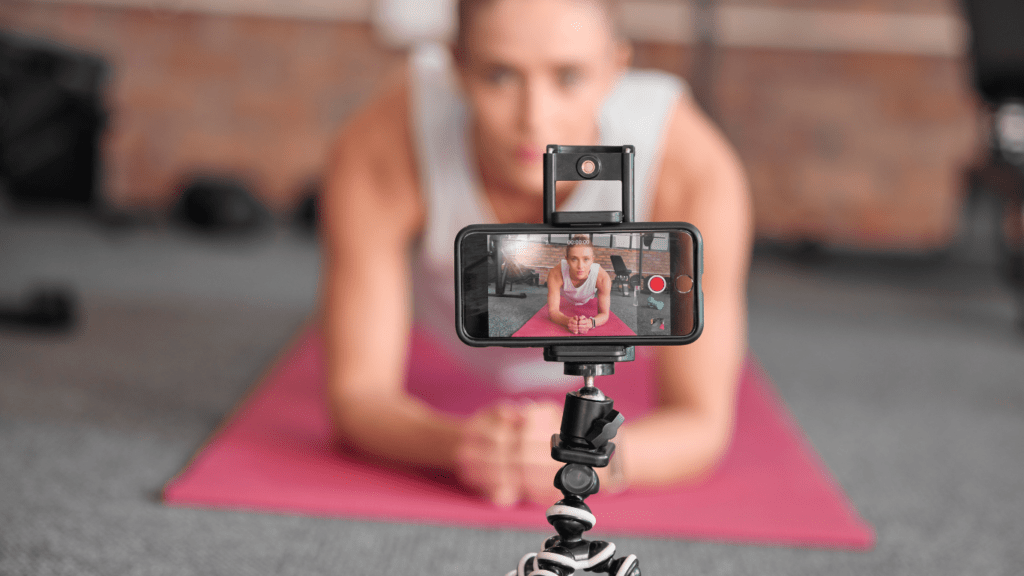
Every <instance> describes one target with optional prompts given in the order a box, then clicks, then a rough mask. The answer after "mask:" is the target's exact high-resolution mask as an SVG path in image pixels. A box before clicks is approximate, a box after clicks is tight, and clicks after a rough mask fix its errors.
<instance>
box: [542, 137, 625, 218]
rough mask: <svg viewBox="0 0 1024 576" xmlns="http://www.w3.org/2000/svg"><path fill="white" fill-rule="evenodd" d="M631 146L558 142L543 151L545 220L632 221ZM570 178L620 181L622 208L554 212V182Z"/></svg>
mask: <svg viewBox="0 0 1024 576" xmlns="http://www.w3.org/2000/svg"><path fill="white" fill-rule="evenodd" d="M635 152H636V150H635V149H634V148H633V146H631V145H629V144H627V145H625V146H559V145H557V144H549V145H548V147H547V149H546V151H545V152H544V223H545V224H550V225H552V226H582V225H587V226H609V225H612V226H613V225H615V224H621V223H623V222H633V218H634V212H633V157H634V155H635V154H634V153H635ZM569 180H577V181H578V180H618V181H621V182H622V209H621V210H619V211H617V212H616V211H612V212H556V211H555V183H556V182H559V181H569Z"/></svg>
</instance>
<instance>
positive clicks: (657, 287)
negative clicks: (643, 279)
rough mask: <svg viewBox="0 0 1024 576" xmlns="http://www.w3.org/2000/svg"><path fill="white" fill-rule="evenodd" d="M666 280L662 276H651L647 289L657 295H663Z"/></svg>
mask: <svg viewBox="0 0 1024 576" xmlns="http://www.w3.org/2000/svg"><path fill="white" fill-rule="evenodd" d="M665 286H666V283H665V279H664V278H662V277H661V276H651V277H650V278H648V279H647V289H648V290H650V291H651V292H654V293H655V294H661V293H662V292H663V291H664V290H665Z"/></svg>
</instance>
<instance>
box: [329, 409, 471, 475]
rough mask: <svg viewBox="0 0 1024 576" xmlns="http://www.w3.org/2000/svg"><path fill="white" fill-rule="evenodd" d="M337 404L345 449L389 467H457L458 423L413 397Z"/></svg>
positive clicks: (337, 423) (337, 424) (337, 426)
mask: <svg viewBox="0 0 1024 576" xmlns="http://www.w3.org/2000/svg"><path fill="white" fill-rule="evenodd" d="M332 400H333V401H334V404H335V405H334V424H335V430H336V431H337V434H338V436H339V439H340V440H341V441H342V442H344V443H345V444H347V445H349V446H352V447H354V448H356V449H358V450H360V451H361V452H364V453H366V454H368V455H370V456H372V457H374V458H376V459H379V460H381V461H383V462H384V463H388V464H404V465H421V466H432V467H440V468H445V469H451V468H452V467H454V465H455V451H456V446H457V444H458V442H459V439H460V432H459V424H460V420H459V419H458V418H456V417H454V416H450V415H447V414H444V413H441V412H438V411H436V410H434V409H433V408H431V407H430V406H428V405H426V404H424V403H423V402H422V401H420V400H418V399H416V398H412V397H409V396H398V397H386V398H376V397H372V396H367V397H366V398H363V399H332Z"/></svg>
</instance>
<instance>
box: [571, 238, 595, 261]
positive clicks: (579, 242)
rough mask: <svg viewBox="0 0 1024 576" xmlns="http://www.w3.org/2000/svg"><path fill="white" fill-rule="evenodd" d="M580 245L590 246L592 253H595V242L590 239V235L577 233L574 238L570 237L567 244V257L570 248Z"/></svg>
mask: <svg viewBox="0 0 1024 576" xmlns="http://www.w3.org/2000/svg"><path fill="white" fill-rule="evenodd" d="M578 246H585V247H587V248H590V253H591V254H593V253H594V243H593V242H591V241H590V236H587V235H586V234H576V235H575V236H573V237H572V238H569V242H568V243H567V244H566V245H565V257H566V258H568V257H569V250H572V249H573V248H576V247H578Z"/></svg>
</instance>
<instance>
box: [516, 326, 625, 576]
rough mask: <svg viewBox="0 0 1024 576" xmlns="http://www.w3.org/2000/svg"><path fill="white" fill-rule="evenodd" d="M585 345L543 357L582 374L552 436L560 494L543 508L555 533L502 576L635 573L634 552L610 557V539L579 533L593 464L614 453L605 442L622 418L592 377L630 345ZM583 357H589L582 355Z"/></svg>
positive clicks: (592, 488) (593, 483)
mask: <svg viewBox="0 0 1024 576" xmlns="http://www.w3.org/2000/svg"><path fill="white" fill-rule="evenodd" d="M595 348H597V347H586V346H551V347H548V348H545V349H544V358H545V360H551V361H556V362H557V361H564V362H565V373H566V374H569V375H574V376H583V387H582V388H580V389H579V390H576V391H573V392H569V393H567V394H566V395H565V407H564V409H563V410H562V425H561V428H560V431H559V433H558V434H555V435H553V436H552V437H551V457H552V458H554V459H555V460H557V461H559V462H562V463H564V464H565V466H562V468H561V469H559V471H558V473H557V474H555V488H557V489H558V490H559V491H561V492H562V499H561V500H559V501H558V502H556V503H555V505H554V506H552V507H551V508H548V511H547V519H548V523H550V524H551V526H553V527H554V528H555V531H556V532H557V533H558V534H557V535H556V536H552V537H551V538H548V539H547V540H546V541H545V542H544V549H543V550H542V551H541V552H539V553H533V552H531V553H529V554H526V555H525V556H523V558H522V559H521V560H520V561H519V565H518V566H517V568H516V569H515V570H513V571H511V572H509V573H508V574H507V575H506V576H569V575H570V574H575V573H576V571H577V570H584V571H587V572H603V573H605V574H609V575H611V576H640V561H639V560H638V559H637V557H636V556H635V555H633V554H630V555H628V556H624V557H620V558H617V559H616V558H615V544H613V543H611V542H604V541H601V540H587V539H586V538H583V533H584V532H586V531H587V530H590V529H591V528H593V527H594V524H596V522H597V518H596V517H595V516H594V513H593V512H591V510H590V507H589V506H587V504H586V503H585V502H584V500H585V499H586V498H587V496H590V495H592V494H596V493H597V491H598V489H599V488H600V482H599V480H598V477H597V472H595V471H594V468H595V467H596V468H602V467H604V466H607V465H608V463H609V461H610V460H611V457H612V454H614V452H615V444H613V443H612V442H610V440H611V439H612V438H614V437H615V434H616V433H617V432H618V430H619V426H621V425H622V421H623V420H624V418H623V416H622V414H620V413H619V412H618V411H616V410H615V409H614V408H613V404H614V402H613V401H612V399H611V398H608V397H607V396H605V395H604V393H602V392H601V391H600V390H598V388H597V387H596V386H594V378H595V377H596V376H603V375H607V374H612V373H614V370H615V365H614V364H613V363H612V362H615V361H625V360H632V356H633V348H632V347H608V348H607V349H606V350H607V351H608V352H611V355H610V356H608V357H603V358H601V357H599V355H600V354H601V353H602V352H603V351H605V350H603V349H600V348H598V349H595ZM585 356H593V357H591V358H587V359H583V357H585Z"/></svg>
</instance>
